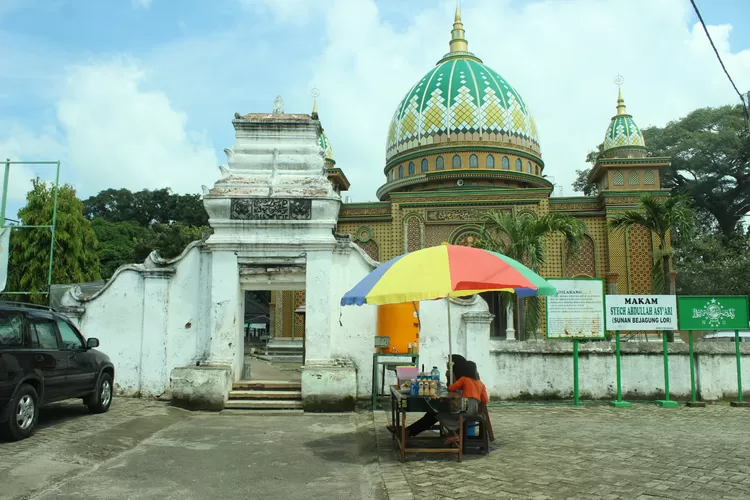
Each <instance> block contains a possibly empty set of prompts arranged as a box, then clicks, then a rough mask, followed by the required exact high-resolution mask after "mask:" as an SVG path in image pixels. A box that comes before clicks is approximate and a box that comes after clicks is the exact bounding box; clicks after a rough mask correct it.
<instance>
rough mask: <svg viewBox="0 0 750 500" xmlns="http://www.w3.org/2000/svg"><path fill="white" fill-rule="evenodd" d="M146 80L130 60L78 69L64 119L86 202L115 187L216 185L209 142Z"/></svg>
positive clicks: (62, 108) (62, 107)
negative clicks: (150, 86)
mask: <svg viewBox="0 0 750 500" xmlns="http://www.w3.org/2000/svg"><path fill="white" fill-rule="evenodd" d="M146 82H147V79H146V77H145V75H144V73H143V72H142V71H141V70H140V69H139V67H138V66H137V64H136V63H135V62H133V61H127V60H113V61H109V62H104V63H94V64H89V65H85V66H78V67H76V68H74V69H72V70H71V72H70V74H69V76H68V79H67V86H66V87H65V92H64V97H63V98H62V99H61V100H60V102H59V103H58V105H57V117H58V120H59V122H60V124H61V127H62V129H63V131H64V133H65V136H66V140H67V147H68V157H69V162H70V166H71V168H72V169H73V170H74V171H75V177H76V180H77V181H76V187H77V188H78V189H79V192H80V193H81V195H82V196H84V195H85V196H87V195H91V194H94V193H96V192H98V191H99V190H102V189H107V188H111V187H114V188H120V187H122V188H127V189H131V190H140V189H144V188H150V189H153V188H160V187H167V186H168V187H171V188H172V189H173V190H175V191H177V192H197V191H198V190H199V189H200V186H201V184H212V183H213V181H215V180H216V178H217V175H216V168H217V165H218V163H217V159H216V156H215V154H214V151H213V148H212V146H211V144H210V141H209V140H208V138H207V137H206V136H205V134H202V133H199V132H193V131H190V130H189V129H188V127H187V116H186V115H185V114H184V113H182V112H180V111H177V110H175V109H174V108H173V107H172V106H171V104H170V102H169V99H168V98H167V96H166V95H165V94H164V93H162V92H159V91H154V90H146V89H145V88H144V84H145V83H146Z"/></svg>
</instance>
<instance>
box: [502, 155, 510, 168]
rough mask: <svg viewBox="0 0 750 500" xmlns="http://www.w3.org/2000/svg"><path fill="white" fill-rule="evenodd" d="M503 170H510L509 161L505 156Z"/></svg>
mask: <svg viewBox="0 0 750 500" xmlns="http://www.w3.org/2000/svg"><path fill="white" fill-rule="evenodd" d="M502 163H503V170H510V160H509V159H508V157H507V156H503V161H502Z"/></svg>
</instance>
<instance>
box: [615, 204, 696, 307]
mask: <svg viewBox="0 0 750 500" xmlns="http://www.w3.org/2000/svg"><path fill="white" fill-rule="evenodd" d="M632 226H640V227H643V228H644V229H646V230H648V231H649V232H650V233H652V234H654V235H656V237H657V238H658V240H659V247H658V248H657V249H656V250H654V254H653V259H654V264H653V269H654V271H653V275H652V278H653V280H652V289H653V290H652V291H653V293H656V294H660V293H668V292H669V259H670V258H671V257H672V254H673V252H672V251H671V250H670V249H668V248H667V240H668V238H669V237H670V235H671V236H672V237H673V238H674V239H675V240H679V239H683V240H684V239H687V238H689V237H690V236H691V235H692V234H693V232H694V228H695V218H694V215H693V211H692V209H691V208H690V206H689V205H688V204H687V203H686V202H685V200H684V199H682V198H680V197H677V196H670V197H669V198H665V199H661V198H657V197H655V196H651V195H643V196H641V199H640V200H639V201H638V210H629V211H627V212H623V213H621V214H617V215H615V216H614V217H613V218H612V219H610V221H609V227H610V228H611V229H613V230H615V231H624V230H626V229H628V228H630V227H632Z"/></svg>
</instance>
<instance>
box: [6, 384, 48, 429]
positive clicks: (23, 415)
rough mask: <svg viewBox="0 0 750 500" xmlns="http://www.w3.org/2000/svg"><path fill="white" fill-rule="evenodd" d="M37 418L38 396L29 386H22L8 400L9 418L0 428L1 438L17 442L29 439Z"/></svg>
mask: <svg viewBox="0 0 750 500" xmlns="http://www.w3.org/2000/svg"><path fill="white" fill-rule="evenodd" d="M38 418H39V395H38V394H37V393H36V390H35V389H34V388H33V387H31V386H30V385H27V384H23V385H22V386H21V387H19V388H18V391H16V394H15V396H13V398H12V399H11V400H10V418H9V419H8V421H7V422H6V423H5V424H4V427H3V428H2V431H3V437H5V438H7V439H9V440H11V441H18V440H20V439H25V438H27V437H29V435H30V434H31V432H32V431H33V430H34V427H35V426H36V421H37V419H38Z"/></svg>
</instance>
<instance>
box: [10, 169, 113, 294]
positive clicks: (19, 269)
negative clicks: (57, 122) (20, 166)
mask: <svg viewBox="0 0 750 500" xmlns="http://www.w3.org/2000/svg"><path fill="white" fill-rule="evenodd" d="M54 196H55V189H54V186H47V185H46V184H45V183H44V182H42V181H41V180H39V179H35V180H34V181H32V189H31V191H29V193H28V194H27V195H26V201H27V203H26V206H25V207H24V208H22V209H21V210H20V211H19V212H18V215H19V217H20V219H21V224H23V225H33V226H49V225H52V218H53V210H54ZM51 241H52V235H51V231H50V230H49V229H41V228H18V229H14V230H13V233H12V234H11V244H10V257H9V264H8V267H9V270H10V272H9V276H8V279H9V282H8V286H7V288H6V290H7V291H14V292H15V291H18V292H46V291H48V286H47V277H48V272H49V256H50V245H51ZM98 245H99V243H98V241H97V238H96V234H95V233H94V231H93V229H92V227H91V223H90V222H89V221H88V220H86V218H85V217H84V216H83V203H82V202H81V200H79V199H78V198H77V197H76V192H75V190H74V189H73V188H72V187H71V186H69V185H67V184H66V185H64V186H60V188H59V194H58V198H57V224H56V230H55V248H54V250H55V251H54V265H53V268H52V283H54V284H67V283H82V282H86V281H95V280H98V279H100V274H99V256H98V254H97V249H98ZM17 298H20V299H22V300H25V301H34V302H37V303H42V302H45V300H46V299H45V296H43V295H30V296H23V297H17Z"/></svg>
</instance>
